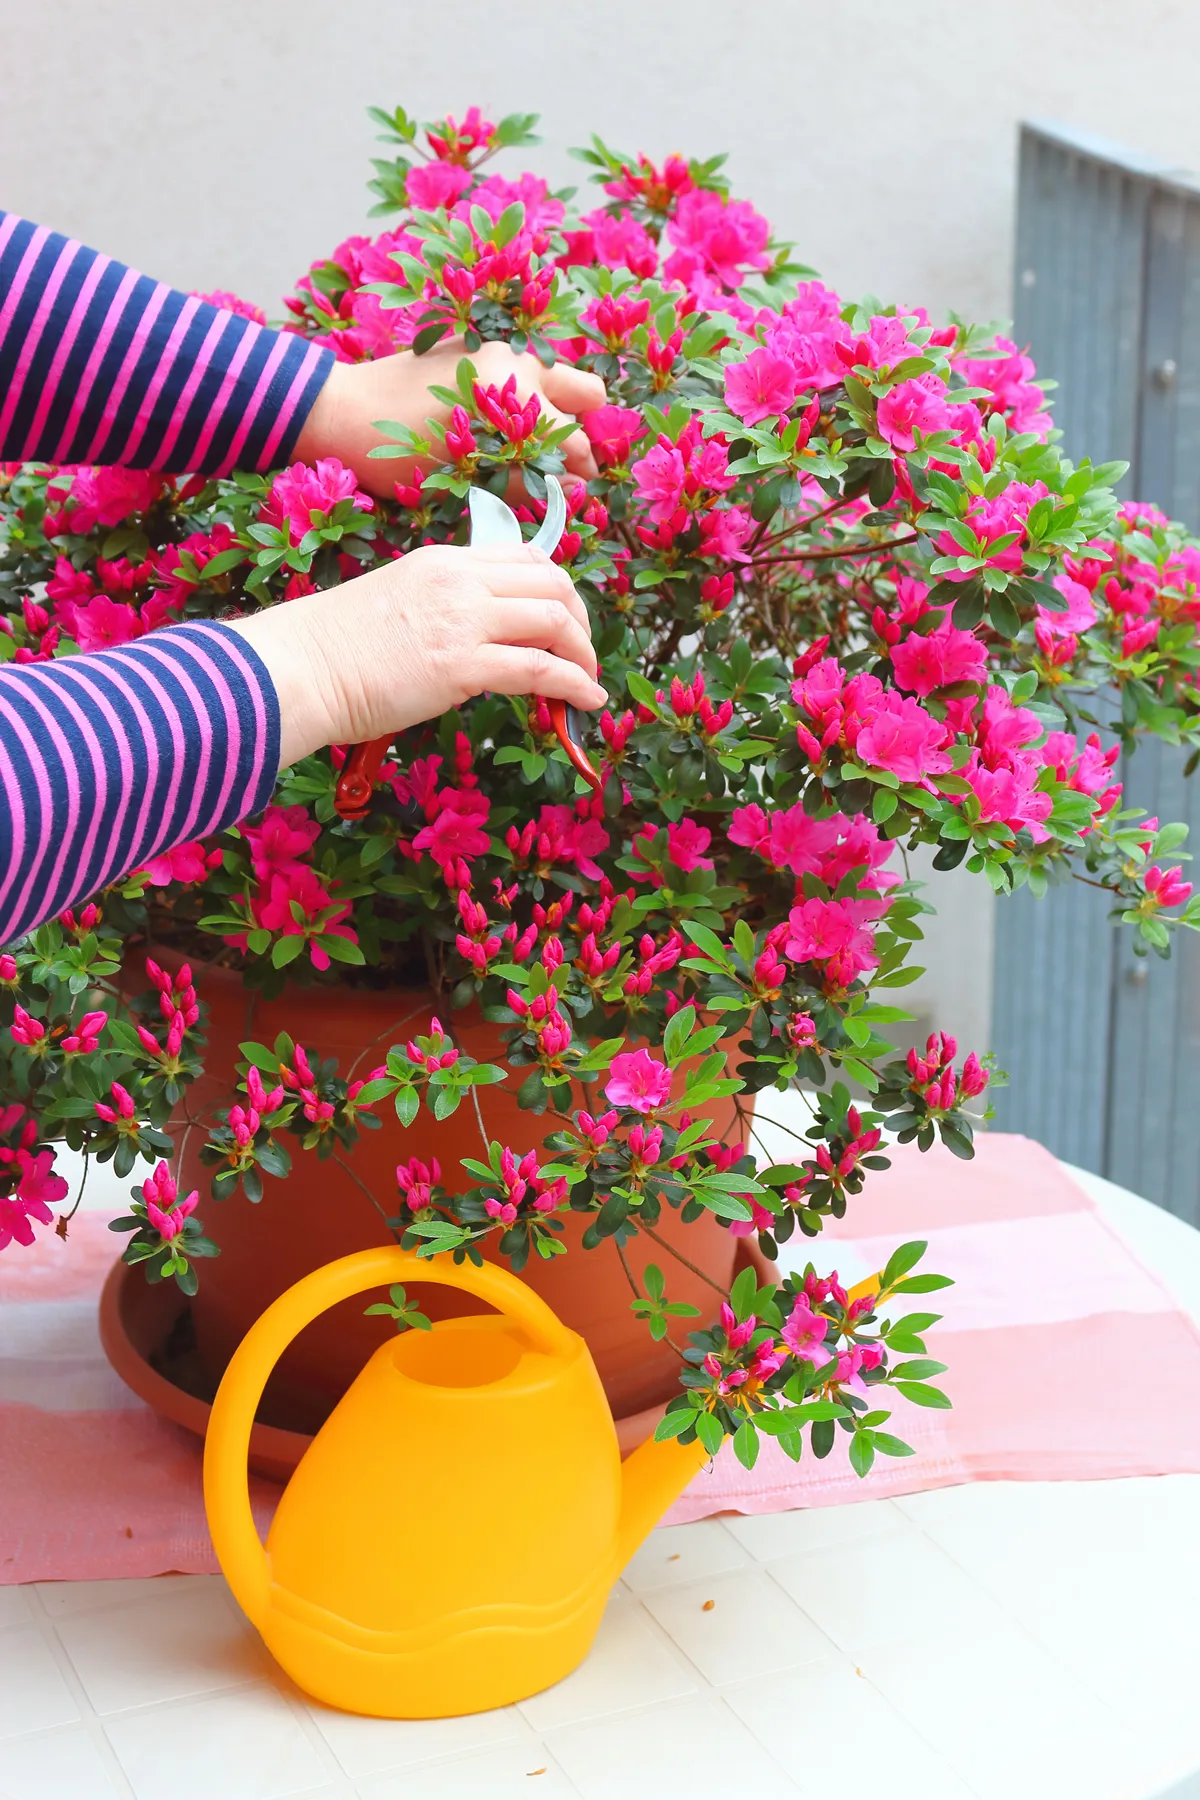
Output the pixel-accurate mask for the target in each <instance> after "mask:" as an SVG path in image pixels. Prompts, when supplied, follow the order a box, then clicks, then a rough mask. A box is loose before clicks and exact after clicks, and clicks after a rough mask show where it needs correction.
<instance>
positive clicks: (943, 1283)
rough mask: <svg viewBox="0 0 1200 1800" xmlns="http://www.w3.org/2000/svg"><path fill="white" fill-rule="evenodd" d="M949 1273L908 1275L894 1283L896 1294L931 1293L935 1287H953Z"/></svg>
mask: <svg viewBox="0 0 1200 1800" xmlns="http://www.w3.org/2000/svg"><path fill="white" fill-rule="evenodd" d="M953 1286H954V1282H953V1279H952V1278H951V1277H950V1276H949V1275H909V1276H908V1277H907V1278H906V1279H905V1280H904V1281H898V1282H897V1283H896V1292H897V1293H898V1294H932V1293H933V1291H934V1289H935V1288H944V1287H953Z"/></svg>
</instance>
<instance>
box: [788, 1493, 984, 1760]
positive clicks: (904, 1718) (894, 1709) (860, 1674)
mask: <svg viewBox="0 0 1200 1800" xmlns="http://www.w3.org/2000/svg"><path fill="white" fill-rule="evenodd" d="M919 1529H920V1528H919V1527H918V1530H919ZM880 1535H886V1534H880ZM863 1541H866V1540H863ZM930 1542H931V1543H932V1542H933V1539H932V1538H931V1539H930ZM935 1547H936V1548H937V1549H941V1545H940V1544H938V1545H936V1546H935ZM760 1566H761V1567H762V1568H763V1569H764V1570H765V1571H766V1573H767V1574H768V1575H769V1576H770V1578H771V1580H772V1581H773V1582H774V1584H775V1586H776V1587H777V1588H778V1589H779V1591H780V1593H782V1594H787V1589H786V1588H785V1587H784V1585H783V1583H782V1582H781V1581H777V1580H776V1579H775V1573H774V1570H773V1569H772V1568H771V1566H770V1564H769V1563H766V1562H764V1563H762V1564H761V1565H760ZM955 1566H956V1567H957V1566H958V1565H957V1564H956V1565H955ZM963 1573H964V1574H965V1575H967V1576H968V1579H972V1578H971V1577H970V1574H969V1571H968V1570H965V1569H964V1570H963ZM976 1585H977V1586H978V1583H976ZM980 1592H981V1593H984V1594H986V1589H983V1588H981V1589H980ZM787 1597H788V1599H789V1600H791V1602H792V1605H793V1606H796V1607H798V1608H799V1610H800V1611H801V1612H802V1613H804V1617H805V1618H806V1619H807V1620H808V1622H809V1624H810V1625H811V1626H812V1627H813V1629H814V1630H815V1631H819V1632H820V1633H821V1636H822V1637H823V1638H825V1640H826V1642H827V1643H829V1644H830V1645H831V1647H832V1649H833V1651H834V1654H835V1655H836V1656H838V1657H840V1658H841V1660H842V1662H843V1663H844V1664H845V1665H846V1666H847V1667H849V1668H852V1669H853V1670H854V1673H855V1677H856V1678H857V1679H858V1680H860V1681H863V1682H865V1683H866V1685H867V1687H868V1688H870V1690H871V1692H872V1693H873V1694H874V1695H875V1696H876V1698H877V1699H878V1700H879V1701H880V1702H881V1704H882V1705H884V1706H886V1707H887V1709H888V1711H889V1712H891V1713H894V1714H895V1716H896V1718H897V1719H899V1720H900V1722H901V1724H902V1725H907V1726H908V1728H909V1730H910V1731H912V1732H914V1733H915V1734H916V1736H917V1737H918V1738H919V1739H920V1741H921V1743H923V1744H924V1745H925V1747H926V1749H927V1750H928V1751H929V1753H930V1755H931V1756H935V1757H937V1759H938V1760H939V1761H940V1762H943V1763H945V1765H946V1767H947V1768H948V1769H949V1770H950V1771H951V1772H952V1774H954V1775H955V1776H957V1778H958V1780H959V1781H961V1782H962V1784H963V1786H964V1787H965V1788H966V1789H967V1790H968V1792H969V1793H972V1794H975V1795H978V1794H979V1789H978V1788H977V1787H975V1785H974V1783H973V1782H971V1781H970V1780H969V1779H968V1778H967V1776H966V1775H965V1774H964V1773H963V1771H962V1770H961V1769H960V1768H959V1767H958V1766H957V1764H956V1763H955V1762H953V1761H952V1760H951V1758H950V1757H949V1756H948V1755H947V1754H946V1753H945V1752H944V1751H942V1750H939V1748H938V1746H937V1745H936V1744H934V1743H931V1742H930V1740H929V1738H928V1737H926V1735H925V1733H924V1731H923V1730H922V1729H921V1727H920V1726H919V1725H918V1724H917V1722H916V1720H915V1719H911V1718H910V1717H909V1716H908V1714H907V1712H903V1711H901V1709H900V1708H899V1707H898V1706H896V1705H895V1703H894V1702H893V1701H891V1700H889V1699H888V1697H887V1695H886V1694H885V1693H884V1692H883V1690H882V1688H878V1687H876V1685H875V1683H874V1681H873V1680H872V1679H871V1677H870V1675H868V1674H867V1673H866V1672H865V1670H863V1668H862V1667H861V1665H860V1664H859V1663H857V1662H855V1661H854V1658H853V1657H852V1656H850V1654H849V1652H847V1651H843V1650H839V1649H838V1647H837V1645H836V1644H834V1643H833V1640H832V1638H830V1637H829V1636H828V1634H827V1633H826V1632H825V1631H824V1630H822V1628H821V1626H820V1625H818V1624H817V1621H816V1620H815V1619H814V1618H813V1617H812V1615H811V1614H810V1613H808V1612H806V1611H805V1609H804V1606H803V1605H802V1603H801V1602H800V1601H799V1600H797V1599H796V1598H795V1596H794V1595H792V1594H787Z"/></svg>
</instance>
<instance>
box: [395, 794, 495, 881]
mask: <svg viewBox="0 0 1200 1800" xmlns="http://www.w3.org/2000/svg"><path fill="white" fill-rule="evenodd" d="M438 798H439V800H440V806H439V809H438V812H437V815H436V817H435V818H434V819H433V821H432V823H430V824H428V825H425V826H422V828H421V830H420V831H418V833H417V835H416V837H415V838H414V839H413V849H414V850H428V852H429V854H430V856H432V858H433V860H434V862H435V863H438V864H439V865H440V866H441V867H442V868H446V867H448V866H449V865H450V864H452V863H453V862H455V861H456V860H457V858H459V857H460V856H461V857H463V858H464V859H465V860H466V861H468V862H469V861H470V860H471V859H472V858H473V857H476V856H483V855H484V854H485V852H486V851H487V849H488V846H489V844H490V842H491V839H490V838H489V837H488V834H487V831H486V830H485V829H484V827H485V826H486V824H487V816H488V813H489V811H490V810H491V802H490V801H489V800H488V798H487V796H486V794H483V793H481V792H480V790H479V789H478V788H443V789H442V791H441V793H440V795H439V796H438Z"/></svg>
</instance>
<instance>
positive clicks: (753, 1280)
mask: <svg viewBox="0 0 1200 1800" xmlns="http://www.w3.org/2000/svg"><path fill="white" fill-rule="evenodd" d="M757 1295H758V1272H757V1270H756V1269H754V1268H753V1267H752V1266H750V1265H747V1267H746V1268H744V1269H743V1270H742V1272H741V1274H740V1275H739V1276H738V1277H737V1279H736V1281H735V1282H734V1284H733V1286H732V1288H730V1290H729V1304H730V1306H731V1307H732V1308H733V1314H734V1317H735V1318H736V1319H738V1320H741V1319H746V1318H749V1316H750V1314H751V1312H752V1311H753V1310H754V1302H755V1299H756V1297H757Z"/></svg>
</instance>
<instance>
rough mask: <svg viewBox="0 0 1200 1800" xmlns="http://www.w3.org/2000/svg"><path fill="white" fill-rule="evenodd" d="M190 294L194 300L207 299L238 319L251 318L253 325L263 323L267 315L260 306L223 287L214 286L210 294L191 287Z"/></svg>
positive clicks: (209, 302) (210, 303) (211, 304)
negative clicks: (228, 291)
mask: <svg viewBox="0 0 1200 1800" xmlns="http://www.w3.org/2000/svg"><path fill="white" fill-rule="evenodd" d="M192 296H193V298H194V299H196V300H207V301H208V304H209V305H210V306H219V307H220V308H221V310H222V312H231V313H236V314H237V316H238V318H239V319H251V320H253V322H254V324H255V325H265V324H266V322H267V315H266V313H265V312H264V311H263V309H262V307H261V306H255V305H254V304H253V303H252V302H251V301H249V300H243V299H241V298H240V296H239V295H237V294H230V293H226V291H225V289H224V288H214V289H213V291H212V293H211V294H202V293H200V292H199V291H198V290H197V289H196V288H193V289H192Z"/></svg>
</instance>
